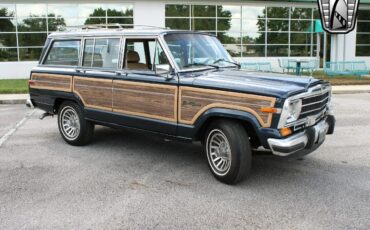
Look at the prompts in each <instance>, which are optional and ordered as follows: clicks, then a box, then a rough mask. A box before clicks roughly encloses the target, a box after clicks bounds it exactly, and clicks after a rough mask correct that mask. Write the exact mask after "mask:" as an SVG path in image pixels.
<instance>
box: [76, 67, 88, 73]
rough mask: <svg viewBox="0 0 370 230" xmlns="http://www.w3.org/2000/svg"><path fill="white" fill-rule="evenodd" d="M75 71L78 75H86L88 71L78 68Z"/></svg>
mask: <svg viewBox="0 0 370 230" xmlns="http://www.w3.org/2000/svg"><path fill="white" fill-rule="evenodd" d="M75 71H76V72H77V73H86V70H84V69H80V68H76V69H75Z"/></svg>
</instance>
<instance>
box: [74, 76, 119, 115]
mask: <svg viewBox="0 0 370 230" xmlns="http://www.w3.org/2000/svg"><path fill="white" fill-rule="evenodd" d="M112 81H113V80H112V79H97V78H89V77H74V79H73V92H75V93H76V94H77V95H78V96H79V97H80V98H81V100H82V102H83V103H84V105H85V106H86V107H89V108H95V109H103V110H109V111H112Z"/></svg>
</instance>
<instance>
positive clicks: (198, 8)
mask: <svg viewBox="0 0 370 230" xmlns="http://www.w3.org/2000/svg"><path fill="white" fill-rule="evenodd" d="M191 10H192V15H193V16H194V17H216V6H214V5H210V6H207V5H193V6H192V9H191Z"/></svg>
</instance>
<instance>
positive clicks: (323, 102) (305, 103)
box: [298, 91, 330, 119]
mask: <svg viewBox="0 0 370 230" xmlns="http://www.w3.org/2000/svg"><path fill="white" fill-rule="evenodd" d="M329 100H330V92H328V91H326V92H324V93H322V94H319V95H316V94H315V96H309V97H305V98H302V110H301V114H300V115H299V118H298V119H302V118H306V117H308V116H312V115H317V114H319V113H321V112H322V111H323V110H325V109H326V107H327V104H328V103H329Z"/></svg>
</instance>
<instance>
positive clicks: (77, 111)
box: [58, 101, 94, 146]
mask: <svg viewBox="0 0 370 230" xmlns="http://www.w3.org/2000/svg"><path fill="white" fill-rule="evenodd" d="M58 127H59V132H60V133H61V135H62V137H63V139H64V140H65V141H66V142H67V143H68V144H71V145H77V146H78V145H85V144H87V143H88V142H90V141H91V139H92V136H93V133H94V124H93V123H91V122H89V121H86V120H85V119H84V117H83V113H82V110H81V108H80V106H78V105H77V104H76V103H74V102H71V101H66V102H63V103H62V105H61V106H60V108H59V112H58Z"/></svg>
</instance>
